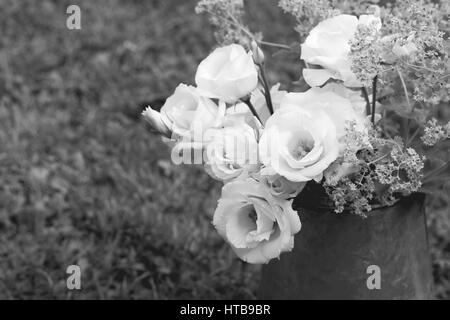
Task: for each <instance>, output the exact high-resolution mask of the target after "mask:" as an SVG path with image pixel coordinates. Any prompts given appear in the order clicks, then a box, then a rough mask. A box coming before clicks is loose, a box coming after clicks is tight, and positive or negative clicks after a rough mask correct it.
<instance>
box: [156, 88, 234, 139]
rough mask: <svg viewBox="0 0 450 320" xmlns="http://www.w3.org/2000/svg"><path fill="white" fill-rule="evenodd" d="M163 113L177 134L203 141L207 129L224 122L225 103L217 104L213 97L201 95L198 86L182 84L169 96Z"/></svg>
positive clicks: (162, 109)
mask: <svg viewBox="0 0 450 320" xmlns="http://www.w3.org/2000/svg"><path fill="white" fill-rule="evenodd" d="M161 114H162V116H163V119H167V120H168V122H169V123H167V125H168V126H169V128H170V130H171V131H172V132H173V133H174V134H175V135H177V136H181V137H187V138H193V139H194V140H196V141H198V142H201V141H199V140H202V139H203V134H204V132H206V130H207V129H209V128H217V127H219V126H220V125H221V124H222V121H223V118H224V115H225V104H224V103H219V106H217V105H216V104H215V103H214V102H213V101H212V100H211V99H208V98H205V97H203V96H201V95H200V94H199V92H198V90H197V89H196V88H194V87H192V86H187V85H185V84H180V85H179V86H178V87H177V88H176V89H175V92H174V94H173V95H172V96H170V97H169V98H167V100H166V102H165V104H164V105H163V107H162V108H161ZM165 121H166V120H165Z"/></svg>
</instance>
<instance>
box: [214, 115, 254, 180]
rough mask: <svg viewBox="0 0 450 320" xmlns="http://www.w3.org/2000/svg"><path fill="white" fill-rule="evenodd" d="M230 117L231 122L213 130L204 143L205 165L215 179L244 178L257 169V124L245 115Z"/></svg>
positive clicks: (228, 120)
mask: <svg viewBox="0 0 450 320" xmlns="http://www.w3.org/2000/svg"><path fill="white" fill-rule="evenodd" d="M231 120H233V123H232V124H231V125H229V126H225V127H224V128H222V129H219V130H215V131H214V132H213V133H212V138H211V141H210V142H209V143H208V144H207V146H206V164H205V169H206V171H207V172H208V173H209V175H211V176H212V177H213V178H215V179H217V180H223V181H229V180H231V179H235V178H243V177H246V176H248V174H249V173H251V172H255V171H257V170H259V160H258V137H259V133H258V128H255V127H252V126H251V125H250V124H248V123H247V122H246V120H247V119H246V118H245V117H235V118H233V119H227V122H231ZM227 124H228V123H227Z"/></svg>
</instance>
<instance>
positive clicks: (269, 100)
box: [258, 64, 273, 114]
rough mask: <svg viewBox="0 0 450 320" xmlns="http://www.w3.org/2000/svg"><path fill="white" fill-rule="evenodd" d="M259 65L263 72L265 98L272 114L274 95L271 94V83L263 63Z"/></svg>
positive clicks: (262, 80)
mask: <svg viewBox="0 0 450 320" xmlns="http://www.w3.org/2000/svg"><path fill="white" fill-rule="evenodd" d="M258 67H259V70H260V73H261V82H262V85H263V87H264V98H265V99H266V104H267V108H268V109H269V112H270V114H273V104H272V97H271V96H270V88H269V83H268V82H267V77H266V70H265V68H264V65H263V64H258Z"/></svg>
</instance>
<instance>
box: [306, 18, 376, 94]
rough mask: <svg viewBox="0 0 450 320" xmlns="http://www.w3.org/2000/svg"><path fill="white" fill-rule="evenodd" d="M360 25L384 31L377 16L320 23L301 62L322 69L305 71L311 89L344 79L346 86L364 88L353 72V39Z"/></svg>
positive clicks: (331, 19) (310, 35)
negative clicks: (349, 55) (351, 47)
mask: <svg viewBox="0 0 450 320" xmlns="http://www.w3.org/2000/svg"><path fill="white" fill-rule="evenodd" d="M359 24H363V25H369V24H374V25H375V28H376V29H378V30H379V29H380V28H381V20H380V18H378V17H375V16H374V15H361V16H360V18H359V20H358V18H357V17H356V16H353V15H348V14H341V15H338V16H335V17H332V18H329V19H326V20H324V21H322V22H320V23H319V24H318V25H317V26H316V27H314V28H313V29H312V30H311V31H310V33H309V35H308V37H307V38H306V39H305V42H304V43H303V44H302V45H301V59H303V60H304V61H305V62H306V63H308V64H312V65H316V66H320V67H322V68H321V69H313V68H305V69H303V77H304V79H305V81H306V82H307V83H308V84H309V85H310V86H311V87H317V86H321V85H323V84H324V83H325V82H326V81H327V80H328V79H330V78H332V79H337V80H342V81H343V82H344V85H345V86H348V87H362V83H361V82H360V81H359V80H358V79H357V78H356V76H355V74H354V73H353V72H352V71H351V61H350V59H349V57H348V54H349V53H350V43H349V42H350V40H352V39H353V37H354V35H355V32H356V30H357V27H358V25H359Z"/></svg>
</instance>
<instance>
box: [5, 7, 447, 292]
mask: <svg viewBox="0 0 450 320" xmlns="http://www.w3.org/2000/svg"><path fill="white" fill-rule="evenodd" d="M276 2H277V1H276V0H264V1H256V0H250V1H248V3H249V6H250V8H251V10H250V13H249V17H250V19H252V21H253V22H252V23H250V26H252V24H254V25H258V28H257V30H261V31H262V32H263V33H264V37H265V40H268V41H276V42H279V43H287V44H290V43H292V42H294V41H298V39H297V34H296V33H295V32H294V31H293V29H292V27H293V25H294V24H293V23H292V24H291V23H290V21H291V20H290V18H289V17H287V16H285V15H283V14H282V13H281V10H280V9H278V8H277V7H276ZM71 4H77V5H78V6H80V8H81V26H82V29H81V30H68V29H67V28H66V19H67V17H68V15H67V14H66V8H67V7H68V6H69V5H71ZM195 5H196V1H195V0H184V1H179V0H149V1H137V0H134V1H119V0H97V1H88V0H84V1H82V0H78V1H76V3H74V2H73V1H56V0H54V1H50V0H42V1H32V0H21V1H17V0H0V299H54V298H60V299H113V298H114V299H120V298H123V299H130V298H133V299H192V298H195V299H254V298H256V296H255V293H256V289H257V287H258V281H259V267H258V266H252V265H248V264H245V263H242V262H241V261H240V260H238V259H237V257H236V256H235V255H234V253H232V252H231V250H230V249H229V247H228V245H227V244H226V243H225V242H224V241H223V240H222V239H221V238H220V237H219V236H218V234H217V232H216V231H215V230H214V228H213V226H212V224H211V218H212V214H213V212H214V208H215V206H216V202H217V200H218V198H219V195H220V184H219V183H217V182H215V181H213V180H212V179H210V178H209V177H208V176H207V175H206V173H204V171H203V170H202V169H201V168H197V167H194V166H175V165H173V164H172V163H171V161H170V154H169V149H168V147H166V145H165V144H164V143H162V142H161V140H160V138H158V137H156V136H154V135H151V134H150V133H149V132H148V128H147V127H146V125H145V123H144V122H143V121H142V119H141V116H140V113H141V111H142V110H143V109H144V108H145V107H146V106H147V105H152V106H153V107H160V106H161V105H162V104H163V102H164V100H165V98H166V97H167V96H169V95H170V94H171V93H172V92H173V90H174V88H175V87H176V86H177V85H178V83H180V82H183V83H186V84H193V82H194V75H195V71H196V67H197V65H198V63H199V62H200V61H201V60H202V59H203V58H205V57H206V55H207V54H208V53H209V52H210V51H211V49H213V48H214V46H215V41H214V37H213V30H211V27H210V25H209V24H208V22H207V18H206V17H204V16H198V15H196V14H195V11H194V7H195ZM268 21H270V23H267V22H268ZM267 56H268V62H267V63H268V69H269V78H270V79H271V81H272V83H274V82H278V81H279V82H281V83H282V88H284V89H291V90H292V89H295V88H293V86H294V87H295V86H296V85H301V84H298V83H295V84H294V85H293V86H292V85H291V86H290V87H289V86H288V85H289V83H290V82H292V81H297V80H298V79H299V75H300V71H299V70H300V60H299V58H298V56H297V55H295V54H283V55H280V54H275V56H273V52H269V54H267ZM448 213H449V208H448V206H447V202H446V201H442V200H440V201H439V202H438V201H433V199H429V204H428V224H429V230H430V234H429V238H430V243H431V246H432V256H433V271H434V278H435V287H436V297H437V298H440V299H449V298H450V217H449V216H450V215H449V214H448ZM72 264H77V265H79V266H80V267H81V269H82V274H81V286H82V290H79V291H77V290H73V291H71V290H67V287H66V279H67V276H68V275H67V274H66V268H67V266H69V265H72Z"/></svg>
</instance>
